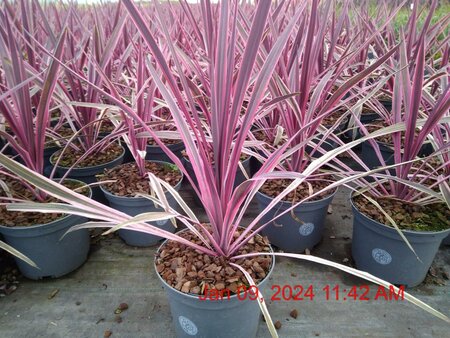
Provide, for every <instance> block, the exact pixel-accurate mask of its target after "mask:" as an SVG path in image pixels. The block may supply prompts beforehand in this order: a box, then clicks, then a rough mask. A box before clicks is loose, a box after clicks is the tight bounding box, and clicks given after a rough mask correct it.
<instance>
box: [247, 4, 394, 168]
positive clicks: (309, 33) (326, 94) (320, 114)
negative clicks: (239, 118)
mask: <svg viewBox="0 0 450 338" xmlns="http://www.w3.org/2000/svg"><path fill="white" fill-rule="evenodd" d="M330 9H331V2H329V1H328V2H325V3H324V6H323V8H320V7H319V1H316V0H315V1H313V2H312V8H311V13H310V15H309V16H307V17H304V18H303V20H302V21H301V29H299V31H298V32H297V35H296V36H295V40H294V42H293V43H292V44H290V46H291V49H290V50H289V53H285V55H286V57H285V59H282V60H280V61H279V64H278V67H277V72H276V73H275V74H274V77H273V80H272V81H271V83H270V86H269V89H270V91H271V93H272V96H274V97H280V96H286V95H288V94H289V93H295V96H293V97H288V98H287V99H286V101H285V102H280V103H279V104H278V107H277V111H276V112H274V114H279V117H278V119H274V118H272V117H269V118H272V121H271V123H274V122H276V123H279V126H282V129H283V130H284V131H285V133H286V136H287V142H288V143H289V148H291V149H290V157H288V158H286V161H284V162H282V163H281V166H280V167H279V169H280V170H288V171H294V172H300V173H301V172H303V171H304V170H305V168H306V167H307V166H308V165H309V164H310V162H311V158H312V157H313V156H320V154H323V153H324V152H325V150H324V149H323V147H324V146H325V145H326V144H330V143H331V144H332V143H334V144H336V145H342V144H343V143H342V141H341V140H340V139H339V137H338V136H337V135H336V134H338V133H339V132H342V130H343V129H345V127H344V125H345V123H346V121H347V118H348V114H350V113H349V111H347V112H345V111H343V110H345V109H344V108H345V107H346V106H348V105H350V104H351V102H352V101H353V100H354V99H355V94H353V93H352V92H353V91H354V90H355V87H356V86H357V85H359V84H361V83H362V80H364V79H365V78H366V77H367V76H368V75H370V74H372V73H373V71H374V70H376V69H377V68H379V67H380V65H382V64H383V63H384V62H385V61H386V60H388V59H389V57H390V56H391V55H393V53H395V52H396V50H397V49H396V48H395V47H394V48H392V49H391V50H390V51H388V52H387V53H386V54H385V55H383V56H382V57H380V58H379V59H377V60H376V61H375V62H373V63H372V64H371V65H368V66H366V65H364V64H360V63H356V64H357V65H358V66H359V67H358V68H357V72H356V73H355V74H353V73H354V72H353V71H352V67H353V66H352V63H354V62H355V61H360V59H359V55H360V54H361V53H363V52H364V51H367V47H368V46H369V44H370V43H371V41H372V40H373V39H374V38H375V37H376V36H377V34H378V31H376V32H371V35H370V36H367V35H366V32H365V31H364V30H362V31H361V32H360V34H362V35H363V36H364V40H360V37H359V36H358V34H355V37H354V38H353V40H351V41H350V42H348V43H347V45H346V46H339V45H338V42H339V39H340V35H341V33H340V29H342V27H343V25H344V18H346V17H347V16H348V13H347V15H346V13H345V12H346V11H348V6H344V7H343V8H342V9H341V11H342V12H343V13H342V15H341V16H340V19H339V20H338V21H337V22H336V23H335V22H334V20H331V25H332V26H331V27H330V31H331V32H333V34H332V35H331V36H330V37H328V36H327V29H326V28H327V27H326V25H322V24H319V23H321V22H329V21H330V20H328V17H329V12H330ZM399 9H400V7H398V8H397V9H396V10H395V11H394V12H393V13H392V14H391V16H390V17H389V18H387V20H386V22H385V23H384V24H383V25H381V27H380V29H382V28H383V27H385V26H386V25H387V24H388V23H389V22H390V20H392V19H393V18H394V17H395V14H396V13H397V12H398V10H399ZM335 26H336V27H335ZM305 32H306V33H305ZM357 38H358V39H357ZM328 40H330V42H328ZM356 42H358V43H356ZM328 44H329V45H330V47H329V48H328V50H327V52H326V53H325V49H327V48H326V46H327V45H328ZM347 74H349V75H350V76H351V77H350V78H348V79H347V80H345V77H347V76H348V75H347ZM368 89H370V86H368V87H367V88H364V90H365V91H366V92H367V91H368ZM370 95H371V96H372V95H373V93H371V94H370ZM338 112H342V113H341V115H340V116H333V118H332V119H331V121H332V122H331V124H330V125H328V126H327V127H324V125H323V124H324V121H325V120H326V119H327V118H328V117H331V116H332V115H335V114H336V115H337V113H338ZM263 126H264V124H263ZM275 127H276V125H273V124H272V125H269V126H268V125H267V124H266V128H267V129H268V131H269V132H272V131H273V130H275V129H276V128H275ZM335 133H336V134H335ZM272 135H273V134H272ZM269 139H270V137H269ZM269 149H270V148H267V147H261V148H260V149H259V154H255V155H254V156H255V157H257V158H258V159H259V160H260V161H261V162H263V161H264V160H265V158H266V157H267V156H268V155H269V154H270V150H269Z"/></svg>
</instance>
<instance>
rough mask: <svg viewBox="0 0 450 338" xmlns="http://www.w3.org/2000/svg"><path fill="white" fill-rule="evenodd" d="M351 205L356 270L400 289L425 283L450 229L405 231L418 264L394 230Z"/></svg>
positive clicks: (353, 254) (353, 253)
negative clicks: (398, 286)
mask: <svg viewBox="0 0 450 338" xmlns="http://www.w3.org/2000/svg"><path fill="white" fill-rule="evenodd" d="M352 196H353V195H352ZM352 196H351V200H352ZM351 203H352V210H353V238H352V256H353V259H354V261H355V263H356V267H357V268H358V269H360V270H363V271H367V272H369V273H371V274H372V275H375V276H377V277H379V278H382V279H384V280H386V281H388V282H390V283H392V284H396V285H405V286H407V287H413V286H416V285H419V284H420V283H422V281H423V280H424V279H425V277H426V275H427V272H428V270H429V269H430V266H431V263H432V262H433V259H434V257H435V256H436V253H437V251H438V249H439V245H440V244H441V242H442V240H443V239H444V238H445V237H447V236H448V235H449V234H450V229H447V230H444V231H439V232H418V231H407V230H404V231H403V234H404V235H405V237H406V238H407V239H408V241H409V243H410V244H411V245H412V247H413V248H414V250H415V251H416V253H417V255H418V256H419V258H420V260H418V259H417V257H416V256H415V255H414V253H413V252H412V251H411V250H410V249H409V248H408V246H407V244H406V243H405V242H404V240H403V239H402V238H401V237H400V235H399V234H398V232H397V231H396V230H395V229H394V228H391V227H388V226H386V225H384V224H381V223H379V222H377V221H374V220H372V219H371V218H369V217H367V216H366V215H364V214H363V213H361V212H360V211H359V210H358V209H357V208H356V206H355V205H354V204H353V200H352V202H351Z"/></svg>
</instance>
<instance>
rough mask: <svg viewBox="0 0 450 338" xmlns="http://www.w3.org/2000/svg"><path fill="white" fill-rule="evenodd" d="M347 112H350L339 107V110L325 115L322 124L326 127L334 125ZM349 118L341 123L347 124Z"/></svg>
mask: <svg viewBox="0 0 450 338" xmlns="http://www.w3.org/2000/svg"><path fill="white" fill-rule="evenodd" d="M347 113H348V112H347V111H343V110H342V109H339V110H337V111H335V112H333V113H331V114H330V115H327V116H325V117H324V118H323V119H322V124H323V125H324V126H325V127H332V126H333V125H334V124H335V123H336V121H337V120H338V119H340V118H341V117H342V115H344V114H347ZM347 115H348V114H347ZM347 120H348V116H347V117H346V118H344V119H343V120H342V122H341V124H345V123H346V122H347Z"/></svg>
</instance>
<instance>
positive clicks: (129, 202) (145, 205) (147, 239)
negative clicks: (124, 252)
mask: <svg viewBox="0 0 450 338" xmlns="http://www.w3.org/2000/svg"><path fill="white" fill-rule="evenodd" d="M152 162H158V163H166V164H169V163H167V162H162V161H152ZM182 181H183V178H181V180H180V182H178V184H177V185H176V186H174V189H175V190H176V191H178V190H179V189H180V187H181V183H182ZM101 190H102V192H103V194H104V195H105V197H106V199H107V200H108V202H109V205H110V206H111V207H112V208H114V209H116V210H119V211H122V212H124V213H126V214H127V215H130V216H136V215H138V214H141V213H144V212H153V211H163V210H164V209H162V208H160V207H155V204H154V203H153V202H152V201H150V200H149V199H147V198H145V197H125V196H116V195H114V194H112V193H110V192H109V191H108V190H106V189H105V188H104V187H102V186H101ZM165 196H166V198H167V201H168V202H169V205H170V206H171V207H173V208H174V209H175V208H176V206H177V205H178V204H177V202H176V201H175V199H174V198H173V197H172V195H171V194H170V193H168V192H166V194H165ZM151 224H152V225H153V226H157V227H158V228H160V229H163V230H166V231H170V232H172V233H173V232H175V227H174V226H173V225H172V223H171V221H170V220H165V221H157V222H151ZM119 236H120V237H121V238H122V239H123V240H124V241H125V243H127V244H128V245H132V246H138V247H148V246H153V245H155V244H158V242H159V241H160V240H162V239H163V238H162V237H159V236H155V235H151V234H147V233H144V232H138V231H133V230H126V229H120V230H119Z"/></svg>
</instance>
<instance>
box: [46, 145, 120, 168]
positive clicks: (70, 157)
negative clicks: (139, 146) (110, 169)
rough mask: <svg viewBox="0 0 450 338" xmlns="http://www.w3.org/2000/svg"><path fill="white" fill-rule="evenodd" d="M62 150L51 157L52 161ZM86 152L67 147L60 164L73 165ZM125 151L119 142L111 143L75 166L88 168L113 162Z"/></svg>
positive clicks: (53, 161) (54, 160)
mask: <svg viewBox="0 0 450 338" xmlns="http://www.w3.org/2000/svg"><path fill="white" fill-rule="evenodd" d="M60 153H61V151H58V152H56V153H55V155H53V156H52V158H51V159H50V160H51V162H52V163H55V162H56V160H57V156H59V155H60ZM84 153H85V151H84V150H80V151H77V150H75V149H72V148H67V149H66V150H65V152H64V154H63V157H62V159H61V161H59V166H61V167H66V168H68V167H71V166H72V165H73V164H74V163H75V162H76V161H77V160H78V159H79V158H80V157H81V156H83V155H84ZM123 153H124V149H123V148H122V147H121V146H120V145H119V144H118V143H115V142H114V143H111V144H110V145H109V146H108V147H107V148H105V149H104V150H103V151H102V152H100V153H93V154H90V155H89V156H87V157H86V158H85V159H84V160H82V161H81V162H79V163H78V164H77V165H76V166H75V168H86V167H93V166H96V165H101V164H105V163H108V162H111V161H113V160H115V159H116V158H118V157H119V156H121V155H122V154H123Z"/></svg>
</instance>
